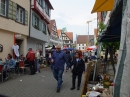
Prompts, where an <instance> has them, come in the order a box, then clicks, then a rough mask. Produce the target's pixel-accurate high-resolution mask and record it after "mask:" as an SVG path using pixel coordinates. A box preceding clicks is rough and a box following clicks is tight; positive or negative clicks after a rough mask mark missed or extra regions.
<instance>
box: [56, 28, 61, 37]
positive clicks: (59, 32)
mask: <svg viewBox="0 0 130 97" xmlns="http://www.w3.org/2000/svg"><path fill="white" fill-rule="evenodd" d="M57 34H58V37H60V34H61V29H58V30H57Z"/></svg>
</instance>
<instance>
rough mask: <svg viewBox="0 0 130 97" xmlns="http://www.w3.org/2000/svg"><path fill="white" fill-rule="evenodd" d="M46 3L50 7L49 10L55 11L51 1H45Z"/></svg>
mask: <svg viewBox="0 0 130 97" xmlns="http://www.w3.org/2000/svg"><path fill="white" fill-rule="evenodd" d="M45 1H46V2H47V4H48V5H49V8H51V9H53V10H54V8H53V6H52V4H51V3H50V1H49V0H45Z"/></svg>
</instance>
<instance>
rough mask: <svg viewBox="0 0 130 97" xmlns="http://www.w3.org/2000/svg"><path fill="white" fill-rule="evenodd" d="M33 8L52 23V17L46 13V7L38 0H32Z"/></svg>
mask: <svg viewBox="0 0 130 97" xmlns="http://www.w3.org/2000/svg"><path fill="white" fill-rule="evenodd" d="M31 8H32V9H33V10H34V11H35V12H36V13H37V14H38V15H40V16H41V17H42V19H44V20H45V21H46V22H47V23H50V17H49V16H48V15H47V14H46V12H45V8H42V6H41V5H40V4H39V3H38V2H37V0H31Z"/></svg>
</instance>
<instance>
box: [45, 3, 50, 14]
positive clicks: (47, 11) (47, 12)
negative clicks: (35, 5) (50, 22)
mask: <svg viewBox="0 0 130 97" xmlns="http://www.w3.org/2000/svg"><path fill="white" fill-rule="evenodd" d="M45 11H46V14H47V15H48V16H50V12H49V7H48V5H47V3H45Z"/></svg>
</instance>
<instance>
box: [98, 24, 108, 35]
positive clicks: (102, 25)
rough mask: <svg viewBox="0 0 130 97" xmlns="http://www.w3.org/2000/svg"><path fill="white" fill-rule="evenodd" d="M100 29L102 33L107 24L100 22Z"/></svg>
mask: <svg viewBox="0 0 130 97" xmlns="http://www.w3.org/2000/svg"><path fill="white" fill-rule="evenodd" d="M98 25H99V28H98V31H99V33H102V31H103V30H104V29H105V28H106V25H105V24H104V23H103V22H100V23H99V24H98Z"/></svg>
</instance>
